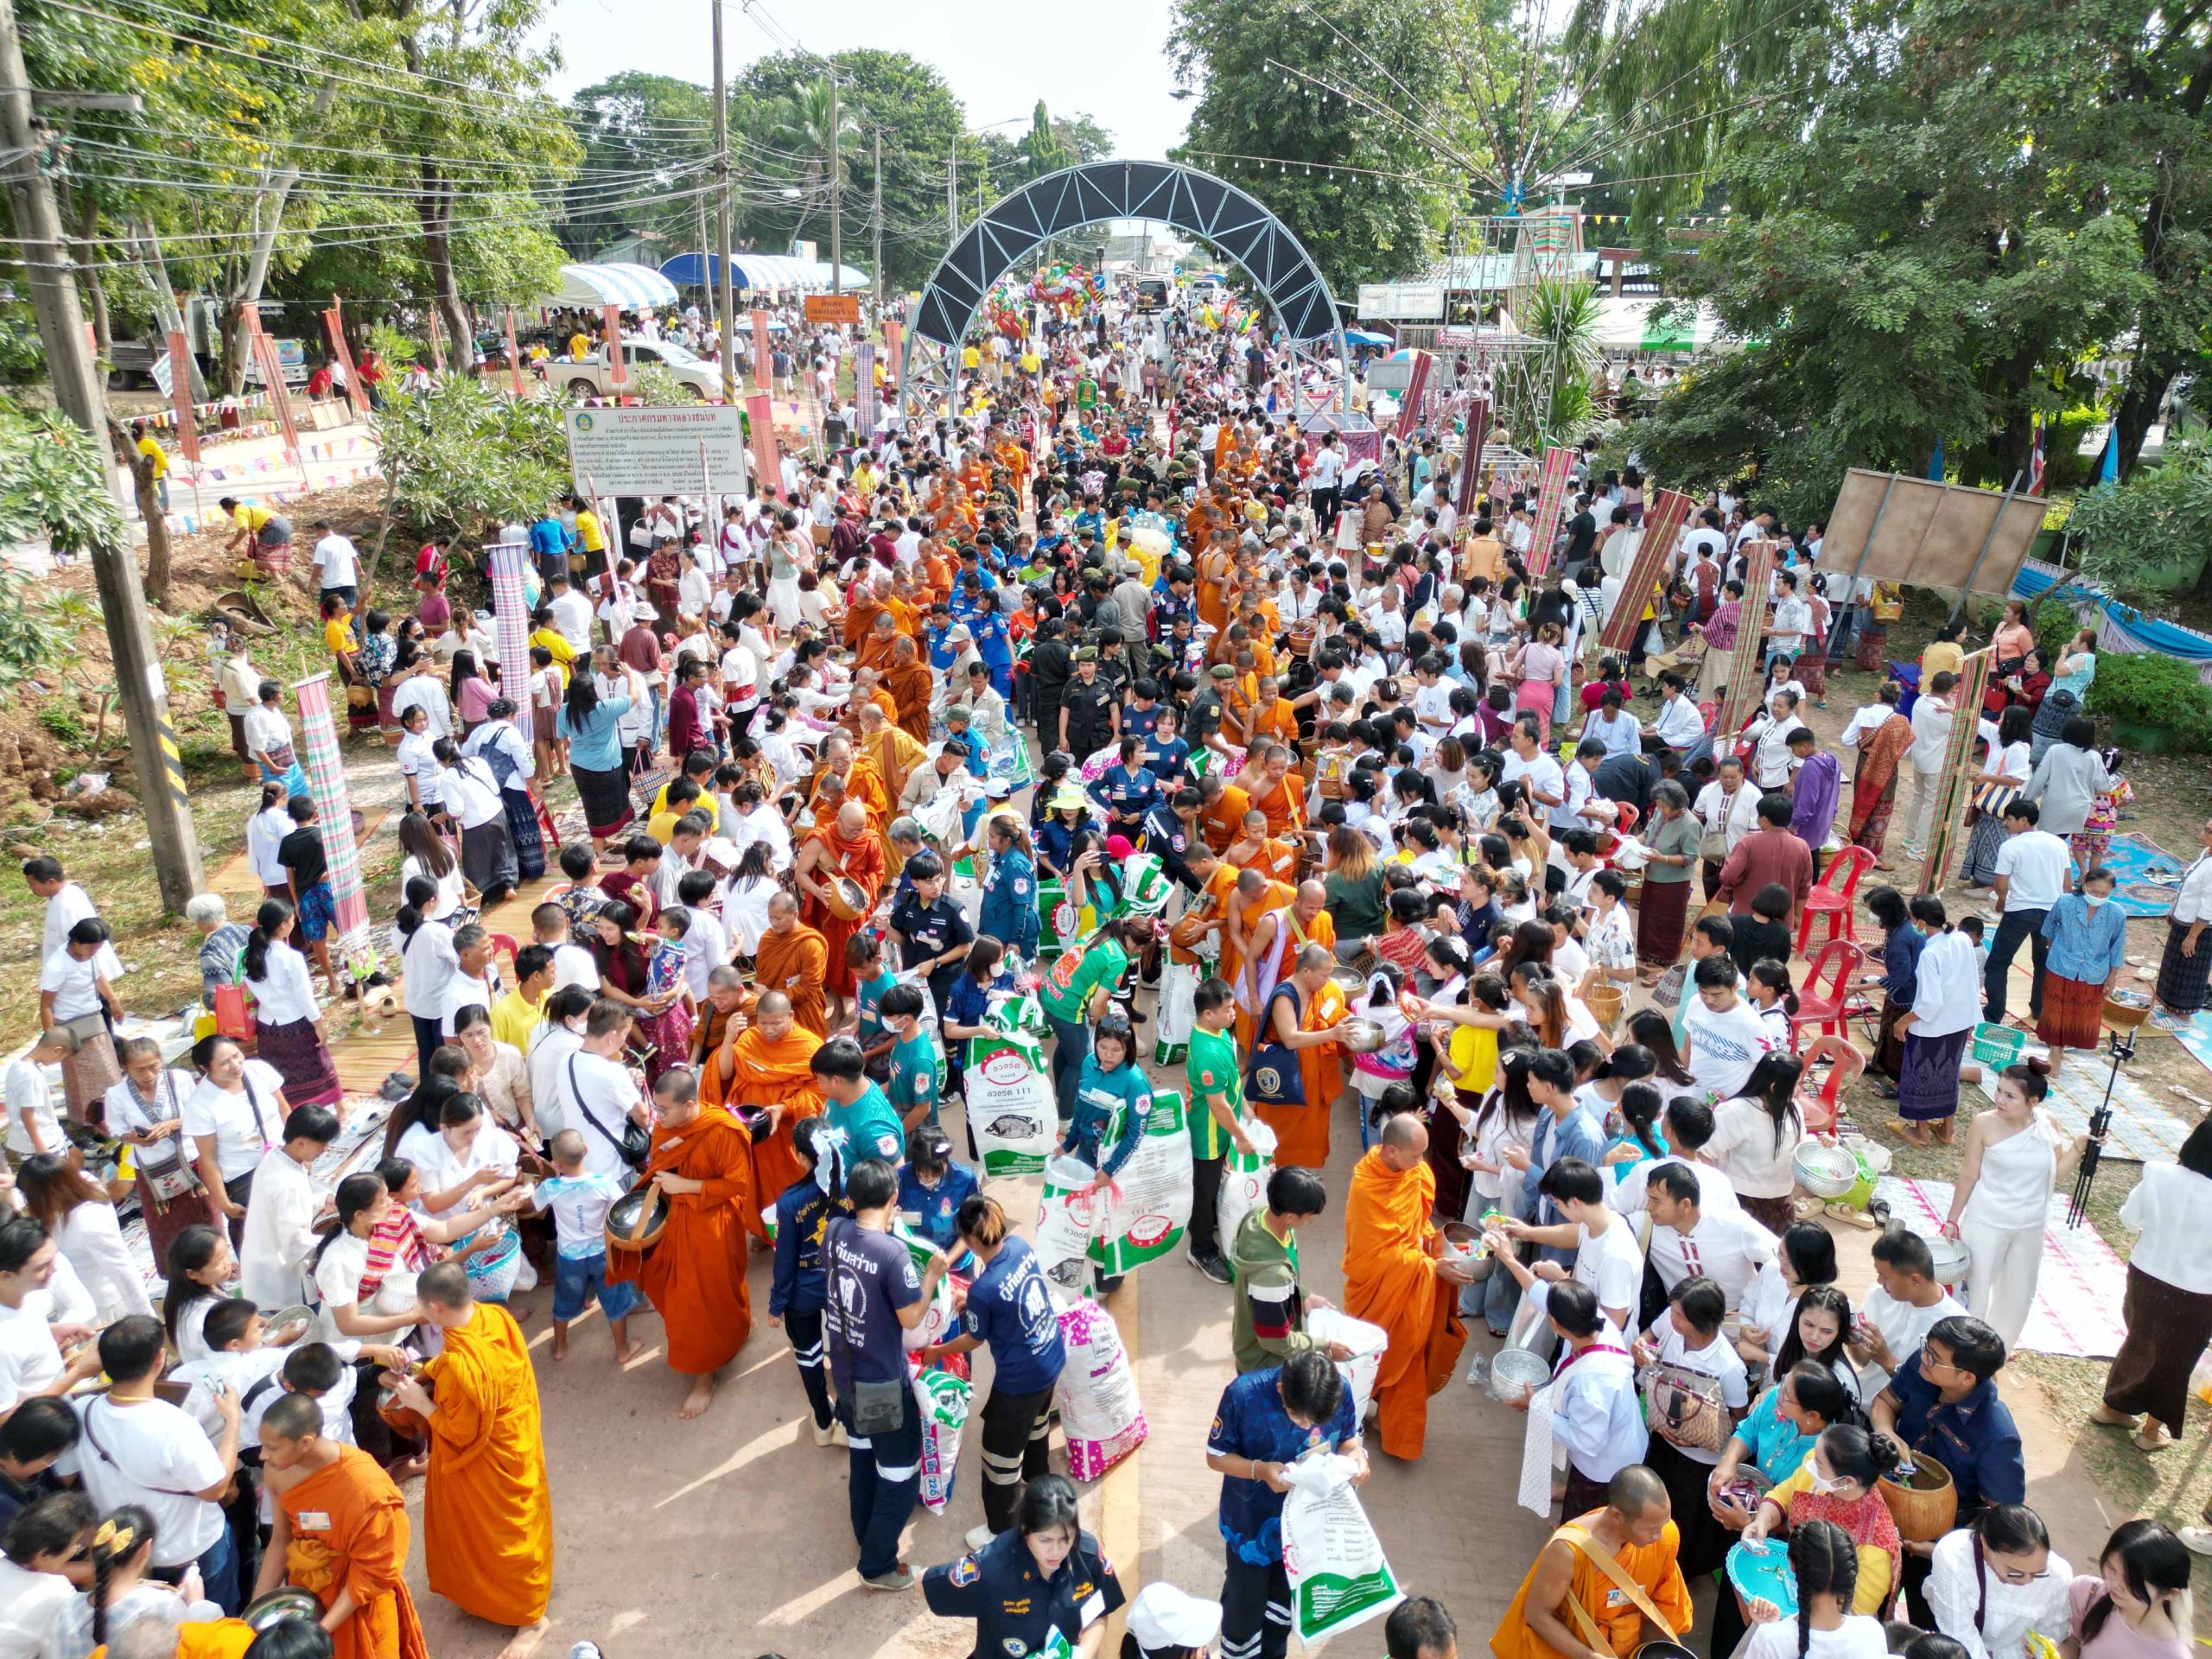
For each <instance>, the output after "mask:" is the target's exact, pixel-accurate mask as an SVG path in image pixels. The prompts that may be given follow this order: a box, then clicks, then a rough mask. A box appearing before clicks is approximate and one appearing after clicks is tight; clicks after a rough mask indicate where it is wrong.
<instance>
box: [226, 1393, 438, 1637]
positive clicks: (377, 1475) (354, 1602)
mask: <svg viewBox="0 0 2212 1659" xmlns="http://www.w3.org/2000/svg"><path fill="white" fill-rule="evenodd" d="M261 1467H262V1474H263V1478H264V1481H265V1482H266V1484H267V1485H268V1488H269V1497H270V1503H271V1505H272V1506H273V1508H274V1510H275V1521H276V1528H275V1530H274V1531H273V1532H271V1533H270V1537H269V1548H268V1549H267V1550H266V1551H264V1553H263V1555H262V1558H261V1576H260V1578H259V1579H258V1580H256V1581H255V1584H254V1586H253V1599H256V1600H258V1599H260V1598H262V1597H263V1596H265V1595H267V1594H269V1592H270V1591H272V1590H275V1589H277V1587H278V1586H281V1585H285V1584H291V1585H296V1586H298V1587H299V1588H301V1589H302V1590H305V1591H308V1592H310V1593H311V1594H313V1595H314V1597H315V1599H316V1600H317V1601H319V1602H321V1604H322V1625H323V1628H324V1629H325V1630H327V1631H329V1633H330V1643H331V1652H332V1656H333V1659H429V1648H428V1647H426V1646H425V1645H424V1644H423V1626H422V1624H421V1623H420V1622H419V1621H418V1620H417V1619H416V1617H415V1599H414V1598H413V1597H411V1596H410V1595H409V1594H408V1593H407V1544H408V1539H409V1537H410V1529H409V1527H408V1524H407V1500H406V1499H405V1498H404V1497H401V1496H400V1494H399V1488H398V1487H397V1486H396V1485H394V1484H392V1479H391V1476H390V1475H388V1474H386V1473H385V1471H384V1469H383V1467H382V1465H379V1464H378V1462H377V1460H376V1459H374V1458H372V1457H371V1456H369V1454H368V1453H367V1452H364V1451H362V1450H360V1449H359V1447H358V1446H343V1445H340V1443H339V1442H338V1441H336V1440H331V1439H329V1438H328V1437H327V1435H325V1434H324V1433H323V1432H322V1408H321V1405H319V1404H318V1403H317V1402H315V1399H314V1397H313V1396H312V1395H304V1394H280V1395H277V1398H276V1399H275V1400H273V1401H271V1402H270V1406H269V1409H268V1411H267V1412H266V1413H264V1414H263V1416H262V1419H261Z"/></svg>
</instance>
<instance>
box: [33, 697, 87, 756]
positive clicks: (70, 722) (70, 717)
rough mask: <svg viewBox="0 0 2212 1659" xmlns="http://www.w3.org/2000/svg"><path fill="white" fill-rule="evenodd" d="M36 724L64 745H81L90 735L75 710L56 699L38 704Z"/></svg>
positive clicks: (49, 699)
mask: <svg viewBox="0 0 2212 1659" xmlns="http://www.w3.org/2000/svg"><path fill="white" fill-rule="evenodd" d="M38 723H39V724H40V725H41V726H43V727H45V728H46V729H47V730H48V731H49V732H51V733H53V734H54V736H56V737H58V738H60V740H61V741H63V742H64V743H71V744H75V743H82V742H83V741H85V740H86V739H87V738H89V737H90V736H91V735H92V732H91V730H90V728H87V727H86V724H85V722H84V720H83V718H82V717H81V716H80V715H79V714H78V713H77V710H76V709H75V708H73V706H72V705H71V704H69V703H67V702H62V701H60V700H58V699H57V698H51V697H50V698H48V700H47V701H46V702H41V704H39V706H38Z"/></svg>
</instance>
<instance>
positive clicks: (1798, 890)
mask: <svg viewBox="0 0 2212 1659" xmlns="http://www.w3.org/2000/svg"><path fill="white" fill-rule="evenodd" d="M1770 883H1771V884H1773V885H1775V886H1777V887H1782V888H1783V889H1785V890H1786V891H1787V892H1788V893H1789V906H1790V909H1789V919H1790V920H1792V921H1794V920H1796V915H1797V911H1798V908H1799V907H1800V906H1802V905H1803V904H1804V902H1805V895H1806V894H1807V893H1810V892H1811V891H1812V890H1813V855H1812V851H1811V849H1808V847H1807V846H1806V845H1805V843H1804V842H1802V841H1800V840H1798V839H1797V837H1796V836H1793V835H1791V834H1790V833H1789V830H1788V829H1786V828H1785V829H1773V828H1761V829H1755V830H1753V831H1752V832H1751V834H1750V835H1748V836H1745V837H1744V838H1743V839H1742V840H1741V841H1739V842H1737V843H1736V850H1735V851H1734V852H1732V853H1731V854H1729V855H1728V860H1727V862H1726V863H1725V864H1723V865H1722V866H1721V867H1720V891H1719V895H1718V896H1719V898H1720V899H1723V900H1724V901H1726V904H1727V906H1728V913H1729V914H1730V915H1731V916H1748V915H1750V914H1751V900H1752V899H1756V898H1757V897H1758V893H1759V889H1760V888H1762V887H1766V886H1768V885H1769V884H1770Z"/></svg>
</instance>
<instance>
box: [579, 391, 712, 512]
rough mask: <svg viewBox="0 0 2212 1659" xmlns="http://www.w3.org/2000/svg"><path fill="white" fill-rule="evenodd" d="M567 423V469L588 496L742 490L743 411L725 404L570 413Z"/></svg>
mask: <svg viewBox="0 0 2212 1659" xmlns="http://www.w3.org/2000/svg"><path fill="white" fill-rule="evenodd" d="M566 420H567V423H568V429H569V472H570V474H572V475H573V476H574V477H575V481H576V488H577V489H578V490H579V491H581V492H582V493H586V494H598V495H697V494H700V493H704V492H709V491H712V492H714V493H730V494H735V493H740V492H741V491H743V490H744V489H745V487H746V476H747V474H746V465H745V423H744V413H743V411H742V410H738V409H735V408H732V407H730V406H729V405H727V404H699V405H697V406H696V407H690V408H671V409H571V410H568V411H567V412H566Z"/></svg>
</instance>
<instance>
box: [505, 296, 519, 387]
mask: <svg viewBox="0 0 2212 1659" xmlns="http://www.w3.org/2000/svg"><path fill="white" fill-rule="evenodd" d="M507 377H508V378H509V379H510V380H511V381H512V383H513V385H514V391H515V396H516V397H521V396H522V353H520V352H519V351H518V350H516V349H515V308H514V307H512V305H511V306H509V307H508V308H507Z"/></svg>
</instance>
